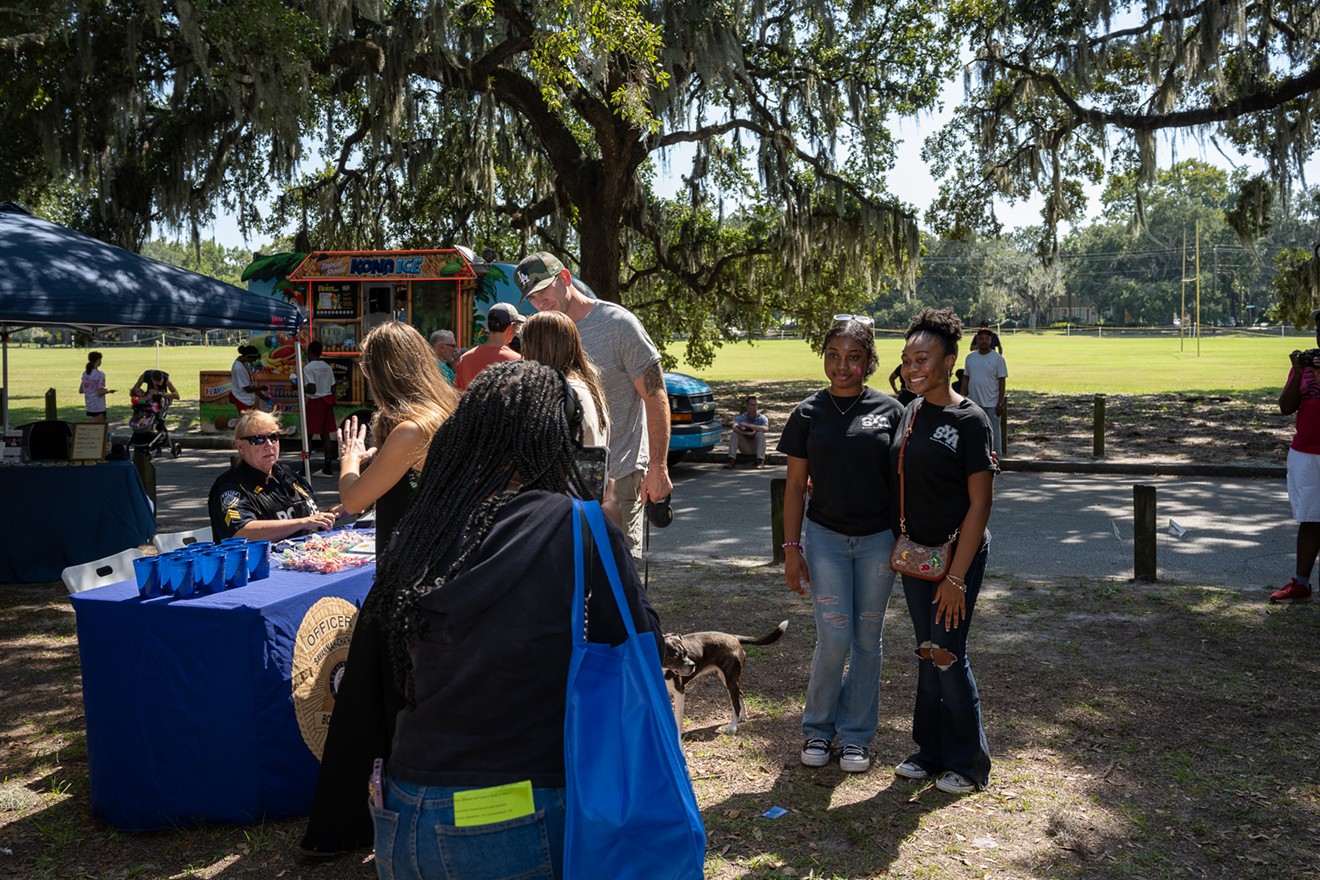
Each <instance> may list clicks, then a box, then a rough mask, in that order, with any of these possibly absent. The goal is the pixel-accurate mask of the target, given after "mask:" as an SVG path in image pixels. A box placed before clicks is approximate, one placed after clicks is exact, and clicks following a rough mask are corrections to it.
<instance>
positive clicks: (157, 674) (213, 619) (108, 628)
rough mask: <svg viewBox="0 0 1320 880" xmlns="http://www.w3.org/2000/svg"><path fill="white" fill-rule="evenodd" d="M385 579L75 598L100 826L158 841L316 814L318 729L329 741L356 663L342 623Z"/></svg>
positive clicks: (116, 591) (126, 589)
mask: <svg viewBox="0 0 1320 880" xmlns="http://www.w3.org/2000/svg"><path fill="white" fill-rule="evenodd" d="M375 568H376V567H375V566H374V565H368V566H365V567H362V568H355V569H349V570H347V571H344V572H340V573H338V574H331V575H322V574H310V573H301V572H289V571H281V570H278V569H275V570H272V571H271V576H270V577H269V578H268V579H266V580H261V581H256V582H254V583H251V584H249V585H248V586H246V587H241V588H238V589H234V590H228V591H226V592H223V593H219V594H216V595H209V596H196V597H192V598H188V599H173V598H170V597H162V598H159V599H151V600H147V601H143V600H141V599H139V598H138V594H137V587H136V585H135V584H133V583H124V584H112V585H110V586H107V587H101V588H99V589H95V590H88V591H86V592H83V593H75V594H74V595H72V596H70V600H71V601H72V602H73V607H74V611H75V612H76V615H77V622H78V649H79V652H80V654H81V657H82V684H83V703H84V705H85V707H86V716H87V759H88V764H89V766H90V770H91V786H92V815H94V816H95V817H97V818H99V819H104V820H105V821H107V822H109V823H110V824H112V825H114V826H115V827H116V828H119V829H121V830H125V831H150V830H156V829H162V828H172V827H177V826H180V825H188V824H192V823H196V822H213V823H214V822H225V823H228V822H233V823H239V824H243V823H248V822H255V821H259V820H260V819H262V818H263V817H267V818H272V819H275V818H283V817H288V816H296V815H300V814H302V813H306V812H307V811H308V809H309V808H310V806H311V800H312V791H313V789H314V787H315V784H316V775H317V770H318V767H319V762H318V756H317V754H315V753H313V751H312V746H311V745H309V742H308V737H309V735H310V736H315V735H316V730H315V728H317V727H318V725H319V728H320V730H321V735H322V736H323V732H324V725H325V724H327V723H328V721H329V710H330V708H331V707H332V706H333V694H332V693H331V692H330V685H331V682H333V686H337V685H338V680H339V674H340V673H341V671H342V670H340V669H338V668H336V667H335V664H337V663H342V657H343V656H344V655H346V653H347V640H346V639H345V638H343V635H344V627H345V626H346V624H347V623H348V620H347V619H346V618H344V617H342V616H337V614H342V613H343V611H345V610H346V611H347V612H349V613H350V614H351V612H352V611H353V610H354V608H355V606H358V605H360V604H361V601H362V599H363V598H364V597H365V596H366V594H367V591H368V590H369V589H370V588H371V583H372V579H373V578H374V576H375ZM330 597H338V599H340V600H347V603H350V604H348V605H345V603H344V602H342V601H335V600H334V599H332V598H330ZM323 599H325V600H327V601H325V602H320V604H318V602H319V601H320V600H323ZM313 606H316V607H315V608H314V607H313ZM336 608H338V611H337V614H330V615H327V611H330V612H336ZM335 643H337V644H335ZM295 644H297V645H298V647H295ZM295 654H298V655H300V659H299V660H298V664H299V670H298V672H297V673H295V672H294V669H293V666H294V663H295ZM309 661H310V662H312V663H315V664H320V668H319V670H318V671H317V672H316V673H315V674H316V676H317V677H316V678H313V679H312V681H318V682H319V683H318V684H317V687H316V688H315V690H316V692H315V693H313V694H311V695H308V694H302V695H300V696H299V697H298V699H295V697H294V686H295V681H294V679H295V678H297V679H298V680H299V681H302V680H303V679H305V678H307V677H308V676H309V670H310V669H311V667H309V666H308V662H309ZM322 710H323V714H322ZM309 725H310V728H309ZM323 741H324V740H323V739H322V740H321V742H323ZM364 790H365V789H364Z"/></svg>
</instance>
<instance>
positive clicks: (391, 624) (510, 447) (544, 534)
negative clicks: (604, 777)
mask: <svg viewBox="0 0 1320 880" xmlns="http://www.w3.org/2000/svg"><path fill="white" fill-rule="evenodd" d="M570 394H572V392H571V391H570V390H569V386H568V383H567V382H566V381H565V379H564V378H563V376H562V375H561V374H560V373H558V372H556V371H555V370H552V369H550V368H549V367H546V366H544V365H542V364H539V363H535V362H532V361H528V360H519V361H509V362H506V363H499V364H494V365H492V366H489V367H487V368H486V369H484V370H482V371H481V373H479V374H478V375H477V376H476V378H474V379H473V380H472V383H471V384H470V385H469V386H468V388H467V391H466V393H465V394H464V395H463V399H462V401H461V402H460V403H459V406H458V409H457V410H455V412H454V414H453V416H452V417H451V418H450V419H449V420H448V421H446V422H445V424H444V425H443V426H441V428H440V430H439V431H438V432H437V433H436V436H435V439H434V441H432V443H431V452H430V455H429V456H428V457H427V460H426V468H425V470H424V471H423V472H422V482H421V487H420V489H419V490H418V492H417V496H416V497H415V498H414V500H413V505H412V507H411V508H410V509H409V511H408V513H407V514H406V515H405V517H404V519H403V522H402V523H400V525H399V528H398V532H397V534H396V538H395V542H394V547H393V550H392V552H390V553H389V554H387V555H386V556H385V557H384V558H383V559H382V560H381V563H380V567H379V569H378V571H377V574H376V583H375V586H374V587H373V590H372V597H373V599H378V600H379V601H380V602H381V607H382V612H383V614H384V617H385V620H384V622H385V629H386V632H387V634H388V638H389V645H390V657H391V661H392V663H393V668H394V671H395V674H396V676H397V678H398V681H399V684H400V686H401V689H402V690H403V693H404V695H405V698H406V700H407V705H406V706H405V708H404V709H403V711H401V712H400V713H399V717H398V724H397V730H396V733H395V738H394V749H393V752H392V753H391V755H390V759H389V762H388V765H387V768H386V774H385V775H386V782H385V785H384V796H383V800H384V803H383V806H379V807H376V806H373V808H372V814H373V816H374V817H375V822H376V863H377V867H378V870H379V871H380V874H381V876H382V877H393V878H396V880H403V878H461V877H471V876H501V877H513V876H518V877H523V876H526V877H533V876H535V877H551V876H553V877H559V876H561V873H562V865H563V845H564V797H565V794H564V735H563V729H564V701H565V689H566V687H567V682H568V666H569V654H570V648H571V643H572V641H573V636H572V634H571V632H570V630H571V626H570V611H571V609H570V607H569V606H570V604H571V600H572V595H573V580H574V561H573V557H574V547H575V542H574V538H573V507H572V504H571V501H570V498H569V495H570V494H572V495H575V496H577V497H580V498H584V497H587V489H586V485H585V484H584V482H583V480H582V478H581V476H580V475H579V473H578V471H577V467H576V465H575V463H574V451H575V449H576V448H577V447H576V444H575V443H574V442H573V440H572V439H571V435H570V423H569V415H568V412H567V410H566V400H567V398H568V396H569V395H570ZM607 528H608V529H609V535H610V541H609V544H610V546H608V547H599V546H598V547H596V549H595V552H594V553H591V554H588V559H589V562H588V565H587V569H586V577H587V583H588V584H591V583H593V582H594V583H595V584H598V585H599V584H606V583H608V581H607V579H606V575H605V571H604V568H603V566H602V564H601V562H600V559H599V554H603V553H612V554H613V556H614V559H615V561H616V562H617V564H618V567H619V572H620V575H621V577H622V579H623V588H624V593H625V595H626V596H627V599H628V606H629V611H630V613H631V614H632V617H633V620H634V622H635V625H636V628H637V630H638V631H639V632H643V631H647V632H651V633H653V634H654V635H655V639H656V651H657V653H658V652H659V651H660V649H661V644H662V643H661V635H660V632H661V630H660V624H659V620H658V618H657V617H656V614H655V612H654V611H653V610H652V609H651V606H650V604H649V602H648V601H647V599H646V594H645V593H644V592H643V590H642V587H641V584H640V583H639V581H638V578H637V572H636V570H635V569H634V568H633V564H632V559H631V556H630V555H629V553H628V548H627V545H626V543H625V541H624V538H623V535H622V533H620V532H619V531H618V529H617V528H616V527H615V526H614V525H613V524H612V523H607ZM587 614H588V617H587V619H588V620H589V621H590V626H591V634H592V640H593V641H609V642H610V643H612V644H614V643H618V642H620V641H622V640H623V639H624V637H625V630H624V627H623V625H622V624H623V622H622V620H621V619H620V617H619V613H618V611H617V610H616V609H615V608H614V607H613V602H612V599H611V597H610V591H609V590H608V589H603V590H601V589H598V590H595V591H593V593H592V595H591V598H590V599H589V600H588V611H587ZM524 780H527V781H529V782H530V784H531V788H532V794H533V801H534V810H533V812H532V813H531V814H530V815H524V816H521V817H518V818H513V819H509V820H507V821H502V822H497V823H494V824H490V825H484V826H476V827H471V826H469V827H462V828H458V829H457V831H456V830H455V805H454V803H455V801H454V795H455V793H456V792H459V791H463V790H467V789H474V788H488V787H492V786H498V785H504V784H509V783H518V782H522V781H524ZM469 866H470V867H469Z"/></svg>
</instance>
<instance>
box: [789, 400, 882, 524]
mask: <svg viewBox="0 0 1320 880" xmlns="http://www.w3.org/2000/svg"><path fill="white" fill-rule="evenodd" d="M902 415H903V408H902V407H900V406H899V405H898V401H896V400H894V398H892V397H890V396H889V395H888V394H884V393H882V392H879V391H877V390H875V389H874V388H867V389H866V390H865V391H863V392H862V395H861V397H860V399H859V398H850V399H846V400H845V399H842V398H834V397H831V396H830V392H829V389H825V390H822V391H818V392H816V393H815V394H813V395H811V396H810V397H808V398H807V399H806V400H804V401H802V402H801V403H799V404H798V405H797V406H796V407H795V408H794V409H793V412H792V414H791V415H789V417H788V424H787V425H785V426H784V432H783V433H782V434H781V435H780V436H779V447H778V448H779V451H780V452H782V453H784V454H785V455H791V456H794V457H795V458H805V459H806V460H807V474H808V475H809V476H810V477H811V484H812V492H811V500H810V501H809V502H808V503H807V519H809V520H811V521H812V522H814V523H816V524H817V525H822V526H824V527H825V528H827V529H829V530H830V531H832V532H838V533H839V534H841V535H848V536H850V537H857V536H859V535H874V534H875V533H876V532H883V531H884V530H885V529H887V528H890V526H891V525H892V523H891V521H890V515H889V511H890V507H889V495H890V493H889V482H890V473H891V469H890V464H889V447H890V444H891V443H892V442H893V440H894V431H895V430H896V428H897V426H898V421H899V419H900V418H901V417H902Z"/></svg>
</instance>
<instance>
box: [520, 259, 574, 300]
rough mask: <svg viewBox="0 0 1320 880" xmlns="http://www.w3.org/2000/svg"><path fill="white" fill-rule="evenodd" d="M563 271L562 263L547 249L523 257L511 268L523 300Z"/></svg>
mask: <svg viewBox="0 0 1320 880" xmlns="http://www.w3.org/2000/svg"><path fill="white" fill-rule="evenodd" d="M563 271H564V264H563V263H561V262H559V259H558V258H557V257H555V255H554V254H552V253H549V252H548V251H538V252H537V253H534V254H532V255H531V256H527V257H523V259H522V262H521V263H519V264H518V267H517V268H516V269H514V270H513V280H514V282H516V283H517V285H518V289H519V290H521V291H522V298H523V299H524V300H525V299H527V297H529V296H531V295H532V294H533V293H536V291H538V290H540V289H541V288H543V287H549V286H550V285H551V284H553V283H554V280H555V279H556V278H558V277H559V273H560V272H563Z"/></svg>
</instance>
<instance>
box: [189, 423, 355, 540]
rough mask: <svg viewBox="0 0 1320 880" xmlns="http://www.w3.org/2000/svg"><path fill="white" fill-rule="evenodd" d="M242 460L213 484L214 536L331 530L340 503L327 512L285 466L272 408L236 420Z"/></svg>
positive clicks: (265, 536) (266, 537)
mask: <svg viewBox="0 0 1320 880" xmlns="http://www.w3.org/2000/svg"><path fill="white" fill-rule="evenodd" d="M234 448H235V449H237V450H238V458H239V461H238V464H236V465H234V466H233V467H231V468H230V469H229V470H227V471H225V472H224V473H223V474H221V475H220V476H219V477H217V478H216V480H215V482H214V483H213V484H212V485H211V494H210V496H209V497H208V499H207V511H208V512H209V513H210V516H211V532H212V534H213V535H214V536H215V540H217V541H219V540H221V539H223V538H234V537H237V538H248V539H251V540H254V541H255V540H269V541H280V540H283V539H284V538H291V537H293V536H295V535H305V534H308V533H309V532H320V531H324V530H326V529H332V528H334V525H335V520H336V519H337V518H338V516H339V507H338V506H336V507H335V508H333V509H331V510H328V511H323V510H321V509H320V508H319V507H317V505H316V499H315V498H314V497H312V487H311V486H310V485H308V483H307V481H306V480H305V479H303V476H302V474H300V473H298V472H297V471H296V470H294V469H293V468H291V467H289V466H288V465H285V464H281V463H280V461H279V458H280V423H279V422H278V421H276V419H275V417H274V416H273V415H271V414H270V413H268V412H262V411H260V410H255V409H253V410H248V411H246V412H244V413H243V414H242V415H240V416H239V417H238V419H237V421H235V422H234Z"/></svg>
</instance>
